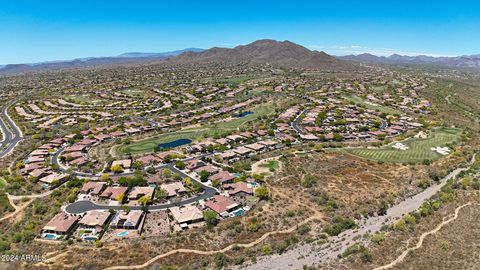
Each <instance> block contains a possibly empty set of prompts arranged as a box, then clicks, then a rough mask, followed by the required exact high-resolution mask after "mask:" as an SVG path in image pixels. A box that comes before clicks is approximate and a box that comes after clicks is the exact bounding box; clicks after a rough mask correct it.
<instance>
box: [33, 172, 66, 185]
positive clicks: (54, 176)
mask: <svg viewBox="0 0 480 270" xmlns="http://www.w3.org/2000/svg"><path fill="white" fill-rule="evenodd" d="M68 176H69V175H68V174H67V173H61V174H58V173H51V174H49V175H47V176H45V177H42V178H40V179H39V180H38V181H40V182H42V183H46V184H49V185H51V184H54V183H58V184H61V183H63V182H65V181H67V179H68Z"/></svg>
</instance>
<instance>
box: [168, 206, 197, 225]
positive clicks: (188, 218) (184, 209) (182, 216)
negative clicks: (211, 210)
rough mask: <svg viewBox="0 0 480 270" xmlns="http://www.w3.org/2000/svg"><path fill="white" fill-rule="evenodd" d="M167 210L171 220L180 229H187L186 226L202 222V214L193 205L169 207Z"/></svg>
mask: <svg viewBox="0 0 480 270" xmlns="http://www.w3.org/2000/svg"><path fill="white" fill-rule="evenodd" d="M169 210H170V213H171V214H172V216H173V219H175V221H176V222H177V223H178V224H179V225H180V227H182V228H185V227H188V225H187V224H192V223H196V222H201V221H203V213H202V211H200V209H198V208H197V207H196V206H195V205H185V206H181V207H171V208H170V209H169ZM182 224H183V225H182Z"/></svg>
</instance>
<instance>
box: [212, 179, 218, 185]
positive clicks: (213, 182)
mask: <svg viewBox="0 0 480 270" xmlns="http://www.w3.org/2000/svg"><path fill="white" fill-rule="evenodd" d="M219 186H220V180H218V179H215V180H213V181H212V187H219Z"/></svg>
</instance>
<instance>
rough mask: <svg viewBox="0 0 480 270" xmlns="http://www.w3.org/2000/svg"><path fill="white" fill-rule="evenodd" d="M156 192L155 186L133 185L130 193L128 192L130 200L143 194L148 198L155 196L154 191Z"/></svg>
mask: <svg viewBox="0 0 480 270" xmlns="http://www.w3.org/2000/svg"><path fill="white" fill-rule="evenodd" d="M154 192H155V188H154V187H150V186H148V187H133V188H132V190H130V193H129V194H128V199H129V200H136V199H138V198H141V197H143V196H147V197H148V198H150V199H151V198H153V193H154Z"/></svg>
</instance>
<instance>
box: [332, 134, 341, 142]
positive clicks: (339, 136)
mask: <svg viewBox="0 0 480 270" xmlns="http://www.w3.org/2000/svg"><path fill="white" fill-rule="evenodd" d="M333 139H334V140H335V141H337V142H339V141H341V140H342V139H343V137H342V135H341V134H339V133H334V134H333Z"/></svg>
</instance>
